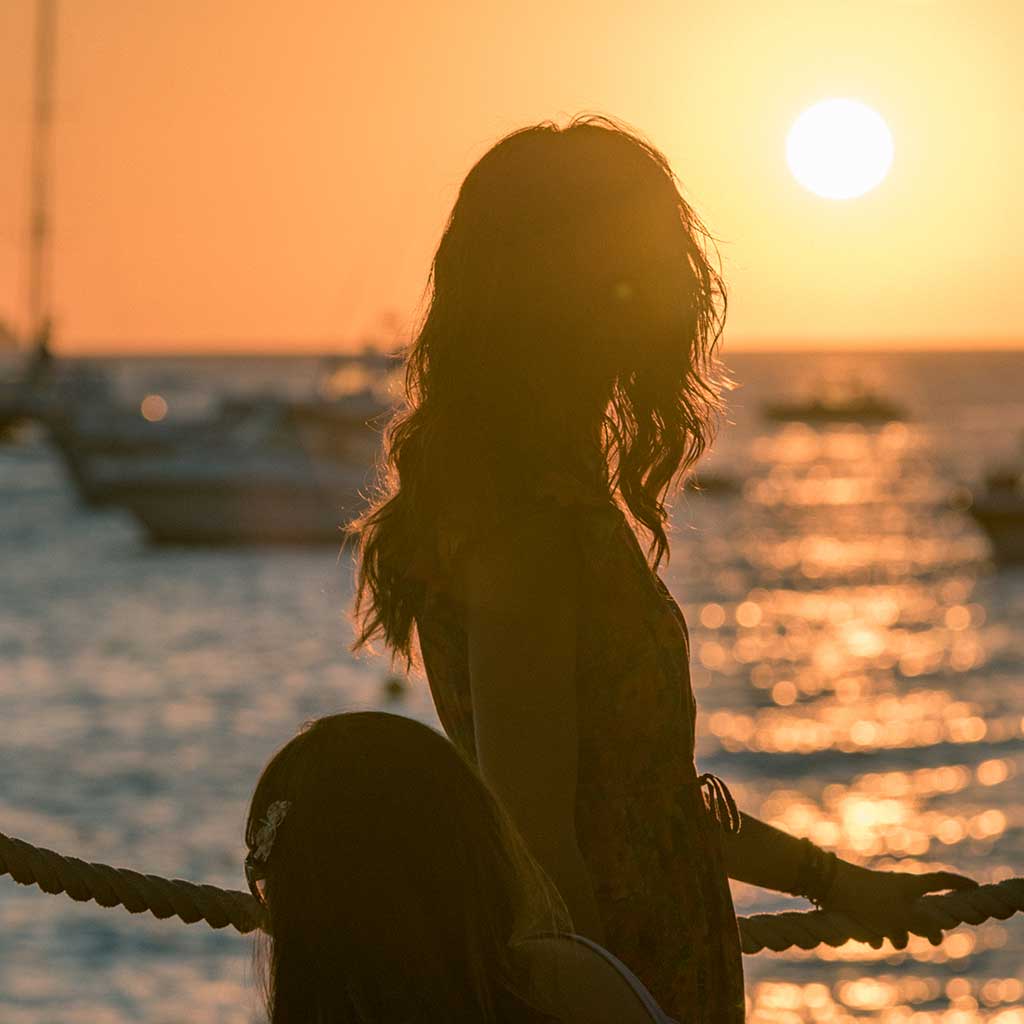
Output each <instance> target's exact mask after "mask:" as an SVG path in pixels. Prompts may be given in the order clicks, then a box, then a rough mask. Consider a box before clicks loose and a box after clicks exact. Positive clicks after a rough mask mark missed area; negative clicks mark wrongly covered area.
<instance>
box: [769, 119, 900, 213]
mask: <svg viewBox="0 0 1024 1024" xmlns="http://www.w3.org/2000/svg"><path fill="white" fill-rule="evenodd" d="M892 153H893V145H892V135H891V134H890V132H889V126H888V125H887V124H886V123H885V121H883V120H882V118H881V116H880V115H879V114H878V113H877V112H876V111H874V110H872V109H871V108H870V107H868V106H866V105H865V104H863V103H860V102H859V101H857V100H847V99H831V100H822V101H821V102H820V103H815V104H814V106H813V107H808V108H807V109H806V110H805V111H804V112H803V113H802V114H801V115H800V116H799V117H798V118H797V119H796V120H795V121H794V122H793V127H792V128H790V129H789V135H787V136H786V162H787V163H788V164H789V169H790V170H791V171H792V172H793V177H794V178H796V180H797V181H798V182H800V184H801V185H803V187H804V188H806V189H808V190H810V191H811V192H813V193H814V194H815V195H819V196H822V197H824V198H825V199H855V198H856V197H857V196H862V195H864V193H865V192H869V191H870V190H871V189H873V188H874V187H875V186H876V185H877V184H879V182H881V181H882V179H883V178H884V177H885V176H886V175H887V174H888V173H889V168H890V167H891V166H892Z"/></svg>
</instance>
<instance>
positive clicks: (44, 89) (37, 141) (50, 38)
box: [28, 0, 57, 342]
mask: <svg viewBox="0 0 1024 1024" xmlns="http://www.w3.org/2000/svg"><path fill="white" fill-rule="evenodd" d="M56 27H57V0H37V3H36V45H35V104H34V114H33V120H32V158H31V159H32V167H31V181H30V195H31V210H30V213H29V237H28V249H29V259H28V331H29V334H28V337H29V339H30V341H32V342H37V341H39V340H40V338H41V337H42V335H43V334H44V333H45V332H46V331H47V330H48V328H49V320H50V315H51V311H50V286H51V281H50V277H51V268H50V214H49V199H50V157H51V148H52V147H51V130H50V129H51V122H52V119H53V68H54V50H55V46H56Z"/></svg>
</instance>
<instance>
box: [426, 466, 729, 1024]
mask: <svg viewBox="0 0 1024 1024" xmlns="http://www.w3.org/2000/svg"><path fill="white" fill-rule="evenodd" d="M528 501H529V502H530V503H532V502H535V501H536V502H541V503H544V504H545V505H546V506H547V507H549V508H550V509H551V511H552V513H553V514H567V515H569V516H571V517H572V521H573V522H572V525H573V527H574V531H573V532H574V535H575V537H576V538H577V541H578V544H579V555H580V559H581V562H580V564H581V572H582V576H581V586H580V587H579V595H580V596H579V600H580V604H579V606H578V611H577V623H578V627H577V643H576V688H577V707H578V712H577V714H578V728H579V767H578V782H577V797H576V831H577V837H578V841H579V845H580V850H581V852H582V855H583V858H584V861H585V862H586V864H587V868H588V870H589V872H590V876H591V879H592V882H593V885H594V892H595V896H596V899H597V904H598V909H599V912H600V914H601V919H602V922H603V924H604V928H605V939H606V942H607V945H608V949H609V950H610V951H611V952H612V953H614V954H615V956H617V957H619V958H621V960H623V961H624V962H625V963H626V964H628V965H629V966H630V967H631V968H632V970H634V971H635V972H636V973H637V975H638V976H639V977H640V979H641V980H642V982H643V983H644V984H645V985H646V986H647V988H648V989H649V990H650V991H651V993H652V994H653V996H654V998H655V999H656V1000H657V1002H658V1003H659V1004H660V1006H661V1007H662V1008H663V1009H664V1011H665V1012H666V1013H667V1014H669V1016H671V1017H675V1018H678V1019H679V1020H684V1021H687V1022H691V1021H692V1022H697V1021H700V1022H708V1024H712V1022H713V1024H736V1022H740V1021H743V1019H744V1015H745V1014H744V991H743V970H742V964H741V953H740V944H739V932H738V927H737V923H736V917H735V912H734V910H733V905H732V898H731V894H730V891H729V884H728V878H727V875H726V871H725V866H724V859H723V851H722V829H723V828H725V827H729V828H733V829H735V828H738V824H739V819H738V813H737V812H736V810H735V804H733V802H732V799H731V797H730V796H729V794H728V790H727V789H726V788H725V787H724V785H723V784H722V783H721V782H720V781H719V780H718V779H716V778H714V777H713V776H700V777H698V775H697V771H696V768H695V766H694V725H695V718H696V702H695V700H694V696H693V691H692V688H691V685H690V673H689V635H688V632H687V627H686V622H685V620H684V618H683V614H682V611H681V609H680V608H679V606H678V605H677V604H676V602H675V601H674V600H673V598H672V596H671V594H670V593H669V591H668V589H667V587H666V586H665V584H664V583H663V582H662V580H661V578H660V577H659V576H658V575H657V573H656V572H654V571H653V570H652V569H651V568H650V566H649V564H648V562H647V560H646V558H645V556H644V553H643V550H642V549H641V547H640V545H639V543H638V541H637V539H636V535H635V534H634V532H633V530H632V528H631V527H630V525H629V523H628V521H627V519H626V517H625V515H624V514H623V512H622V510H621V509H620V508H619V506H618V505H617V504H616V503H615V501H614V500H613V499H612V497H611V496H610V495H609V494H608V493H607V491H604V492H603V493H602V492H601V491H600V489H598V488H595V487H593V486H591V485H589V484H585V483H583V482H582V481H581V480H580V479H579V478H576V477H573V476H570V475H568V474H566V473H558V474H554V473H549V474H547V475H546V476H545V477H543V478H542V479H541V480H540V481H538V484H537V487H536V493H535V494H532V495H530V496H529V499H528ZM472 536H473V526H472V524H470V523H460V522H459V520H458V519H457V518H455V517H454V516H452V517H446V518H445V519H443V520H442V522H441V525H440V527H439V531H438V536H437V542H438V547H439V558H440V564H441V565H442V566H445V565H448V566H453V565H454V564H455V559H456V557H457V556H458V554H459V551H460V548H462V546H463V545H464V544H466V543H467V542H470V541H471V539H472ZM442 575H443V574H442ZM464 621H465V616H464V608H463V607H462V604H461V601H460V599H459V597H458V596H457V595H456V594H455V592H454V591H453V589H452V588H450V587H447V586H444V585H442V584H441V583H439V584H438V585H432V584H431V585H428V586H427V588H426V595H425V598H424V601H423V605H422V609H421V612H420V614H419V615H417V617H416V627H417V634H418V639H419V646H420V653H421V656H422V659H423V666H424V669H425V671H426V674H427V679H428V682H429V685H430V689H431V694H432V696H433V700H434V704H435V707H436V709H437V713H438V716H439V718H440V719H441V723H442V725H443V726H444V729H445V731H446V732H447V734H448V736H449V737H450V738H451V740H452V741H453V742H454V743H455V745H456V746H457V747H458V748H459V749H460V750H461V751H462V753H463V754H464V755H465V756H466V757H468V758H469V759H470V761H471V762H473V763H475V762H476V752H475V742H474V732H473V707H472V700H471V694H470V683H469V661H468V645H467V637H466V631H465V627H464Z"/></svg>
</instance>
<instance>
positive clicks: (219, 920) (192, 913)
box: [0, 833, 1024, 954]
mask: <svg viewBox="0 0 1024 1024" xmlns="http://www.w3.org/2000/svg"><path fill="white" fill-rule="evenodd" d="M0 875H10V876H11V878H13V879H14V881H16V882H19V883H21V884H22V885H37V886H39V888H40V889H42V890H43V892H47V893H52V894H55V895H56V894H61V893H63V894H64V895H66V896H69V897H70V898H71V899H73V900H78V901H80V902H87V901H93V902H95V903H98V904H99V905H100V906H101V907H124V909H125V910H127V911H129V913H132V914H141V913H143V912H146V911H148V912H149V913H150V914H152V915H153V916H154V917H156V918H159V919H160V920H164V919H166V918H171V917H177V918H179V919H180V920H182V921H184V922H185V924H194V923H196V922H197V921H203V922H205V923H206V924H208V925H209V926H210V927H211V928H226V927H228V926H229V925H230V926H231V927H232V928H234V929H235V931H237V932H241V933H242V934H243V935H245V934H247V933H249V932H252V931H255V930H256V929H257V928H262V927H263V924H264V915H263V908H262V907H261V906H260V904H259V903H257V902H256V900H254V899H253V898H252V896H251V895H250V894H249V893H247V892H240V891H238V890H236V889H220V888H218V887H217V886H215V885H203V884H200V883H197V882H186V881H183V880H182V879H180V878H161V877H160V876H159V875H148V874H142V873H141V872H138V871H132V870H131V869H130V868H115V867H111V866H110V865H109V864H90V863H88V862H86V861H84V860H79V858H78V857H68V856H66V855H64V854H61V853H55V852H54V851H53V850H46V849H43V848H41V847H38V846H32V845H31V844H30V843H26V842H25V841H24V840H21V839H13V838H11V837H9V836H5V835H4V834H3V833H0ZM1021 911H1024V878H1007V879H1005V880H1003V881H1002V882H996V883H994V884H992V885H980V886H978V887H977V888H975V889H961V890H959V891H957V892H951V893H946V894H944V895H941V896H922V897H921V899H919V900H918V901H917V903H916V904H915V905H914V909H913V913H912V919H911V924H910V928H909V931H910V932H912V933H913V934H916V935H928V934H929V933H931V932H933V931H934V930H935V929H936V928H938V929H941V930H944V931H945V930H948V929H950V928H955V927H957V925H960V924H971V925H978V924H981V923H982V922H984V921H987V920H989V919H990V918H997V919H999V920H1005V919H1006V918H1008V917H1012V916H1013V915H1014V914H1016V913H1019V912H1021ZM739 926H740V942H741V946H742V948H743V952H744V953H748V954H751V953H760V952H761V951H762V950H765V949H769V950H772V951H774V952H781V951H782V950H784V949H790V948H792V947H794V946H795V947H798V948H800V949H813V948H814V947H815V946H818V945H820V944H821V943H825V944H826V945H828V946H841V945H842V944H843V943H845V942H848V941H849V940H850V939H856V940H859V941H861V942H878V941H879V940H881V939H882V938H884V936H883V935H882V934H881V933H880V932H877V931H875V930H874V929H872V928H870V927H868V926H866V925H864V924H862V923H861V922H860V921H857V920H855V919H854V918H852V917H850V916H849V915H847V914H842V913H836V912H835V911H825V910H810V911H803V912H801V911H784V912H782V913H777V914H754V915H752V916H750V917H741V918H740V919H739Z"/></svg>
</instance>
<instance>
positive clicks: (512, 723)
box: [465, 514, 603, 942]
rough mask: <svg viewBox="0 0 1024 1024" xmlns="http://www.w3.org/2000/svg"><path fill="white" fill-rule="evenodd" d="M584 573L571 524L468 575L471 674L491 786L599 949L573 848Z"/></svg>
mask: <svg viewBox="0 0 1024 1024" xmlns="http://www.w3.org/2000/svg"><path fill="white" fill-rule="evenodd" d="M577 571H578V569H577V561H576V550H575V543H574V538H573V536H572V533H571V527H570V525H569V523H568V522H565V521H562V520H561V519H559V518H558V516H557V514H556V515H555V516H550V515H532V516H530V517H529V518H527V519H523V520H521V521H520V522H518V523H516V524H515V525H514V526H513V527H510V528H508V529H506V530H502V531H501V532H500V534H499V535H496V536H495V537H494V539H493V543H492V544H491V545H490V546H489V547H488V548H486V549H482V548H478V549H476V550H474V551H473V552H472V553H471V554H470V556H469V558H468V560H467V565H466V577H465V583H466V591H465V593H466V602H467V609H468V611H467V630H468V638H469V672H470V687H471V693H472V700H473V723H474V730H475V734H476V750H477V759H478V763H479V766H480V771H481V774H482V775H483V778H484V780H485V781H486V782H487V784H488V785H489V786H490V787H491V789H492V791H493V792H494V793H495V794H496V795H497V797H498V798H499V799H500V800H501V801H502V803H503V804H504V806H505V807H506V809H507V810H508V811H509V813H510V814H511V816H512V819H513V820H514V821H515V823H516V824H517V825H518V827H519V830H520V832H522V834H523V837H524V838H525V840H526V843H527V846H528V847H529V848H530V850H531V852H532V853H533V855H534V856H535V857H536V858H537V860H538V861H539V862H540V864H541V866H542V867H543V868H544V870H545V871H546V872H547V873H548V875H549V876H550V878H551V880H552V881H553V882H554V883H555V885H556V887H557V888H558V890H559V892H560V893H561V896H562V899H563V900H564V901H565V903H566V906H567V907H568V909H569V913H570V914H571V916H572V919H573V926H574V928H575V929H576V931H577V932H579V933H580V934H582V935H586V936H587V937H588V938H591V939H594V940H596V941H598V942H600V941H601V939H602V937H603V935H602V932H603V929H602V926H601V920H600V916H599V914H598V910H597V903H596V901H595V899H594V890H593V886H592V884H591V881H590V876H589V874H588V871H587V867H586V864H585V863H584V861H583V856H582V854H581V853H580V849H579V844H578V842H577V839H576V823H575V807H576V773H577V760H578V733H577V724H576V686H575V672H576V602H577V582H578V581H577Z"/></svg>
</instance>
